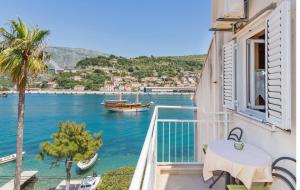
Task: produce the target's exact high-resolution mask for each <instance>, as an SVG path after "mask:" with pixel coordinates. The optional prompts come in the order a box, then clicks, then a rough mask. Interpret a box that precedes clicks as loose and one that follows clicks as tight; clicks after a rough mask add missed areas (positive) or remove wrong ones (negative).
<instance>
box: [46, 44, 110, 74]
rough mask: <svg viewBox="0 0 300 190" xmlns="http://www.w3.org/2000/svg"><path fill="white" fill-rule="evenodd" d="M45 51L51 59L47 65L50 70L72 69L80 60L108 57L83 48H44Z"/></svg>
mask: <svg viewBox="0 0 300 190" xmlns="http://www.w3.org/2000/svg"><path fill="white" fill-rule="evenodd" d="M45 51H46V52H48V53H49V54H50V57H51V58H50V60H49V61H48V63H47V64H48V67H49V68H50V69H59V68H61V69H73V68H74V67H75V66H76V64H77V62H79V61H80V60H83V59H86V58H93V57H97V56H108V54H105V53H102V52H98V51H94V50H89V49H83V48H69V47H46V48H45Z"/></svg>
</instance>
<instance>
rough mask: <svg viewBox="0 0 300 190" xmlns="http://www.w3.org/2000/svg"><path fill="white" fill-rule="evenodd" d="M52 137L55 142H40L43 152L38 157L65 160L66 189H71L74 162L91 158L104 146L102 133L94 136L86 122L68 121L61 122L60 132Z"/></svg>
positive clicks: (58, 160) (55, 160) (57, 161)
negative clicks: (87, 127) (88, 129)
mask: <svg viewBox="0 0 300 190" xmlns="http://www.w3.org/2000/svg"><path fill="white" fill-rule="evenodd" d="M51 137H52V139H53V142H49V141H48V142H44V143H41V144H40V149H41V152H40V154H38V155H37V159H44V158H45V157H46V156H48V157H52V158H53V159H54V162H53V163H54V164H58V163H59V162H60V161H62V160H63V161H64V162H65V167H66V190H69V186H70V179H71V168H72V163H73V162H74V161H75V162H78V161H82V160H89V159H90V158H91V157H92V156H93V155H94V154H95V153H96V152H97V151H98V149H99V148H100V147H101V146H102V144H103V143H102V135H101V133H100V132H99V133H96V134H94V136H92V135H90V134H89V132H88V131H87V130H85V124H83V123H81V124H77V123H74V122H68V121H66V122H60V123H59V130H58V132H57V133H54V134H52V135H51Z"/></svg>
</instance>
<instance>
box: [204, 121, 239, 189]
mask: <svg viewBox="0 0 300 190" xmlns="http://www.w3.org/2000/svg"><path fill="white" fill-rule="evenodd" d="M242 136H243V130H242V129H241V128H240V127H235V128H233V129H231V131H230V132H229V135H228V137H227V140H233V141H240V140H241V139H242ZM207 148H208V144H204V146H203V152H204V154H206V151H207ZM224 173H225V172H224V171H222V172H221V173H220V175H218V177H217V178H216V179H215V180H214V179H213V182H212V183H211V184H210V185H209V188H212V187H213V186H214V185H215V183H216V182H217V181H219V179H220V178H221V177H222V176H223V174H224Z"/></svg>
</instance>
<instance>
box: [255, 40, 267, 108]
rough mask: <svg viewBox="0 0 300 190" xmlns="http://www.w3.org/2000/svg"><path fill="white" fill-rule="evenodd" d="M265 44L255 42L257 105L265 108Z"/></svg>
mask: <svg viewBox="0 0 300 190" xmlns="http://www.w3.org/2000/svg"><path fill="white" fill-rule="evenodd" d="M264 55H265V44H264V43H255V107H256V108H257V109H258V110H259V111H264V110H265V104H266V101H265V100H266V96H265V56H264Z"/></svg>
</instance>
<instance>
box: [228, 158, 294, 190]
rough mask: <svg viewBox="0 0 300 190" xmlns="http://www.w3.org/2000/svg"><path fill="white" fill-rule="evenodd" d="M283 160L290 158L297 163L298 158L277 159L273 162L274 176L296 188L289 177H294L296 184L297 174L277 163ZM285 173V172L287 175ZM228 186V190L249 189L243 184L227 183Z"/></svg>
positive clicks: (266, 189)
mask: <svg viewBox="0 0 300 190" xmlns="http://www.w3.org/2000/svg"><path fill="white" fill-rule="evenodd" d="M282 160H289V161H293V162H295V163H296V159H294V158H290V157H280V158H278V159H276V160H275V161H274V162H273V164H272V176H274V177H277V178H279V179H281V180H283V181H284V182H285V183H286V184H287V185H288V186H289V187H290V189H291V190H295V189H296V187H295V185H294V184H293V183H292V182H291V181H290V180H289V178H290V179H292V180H293V181H294V183H295V184H296V176H295V175H294V174H292V172H290V171H289V170H287V169H286V168H283V167H281V166H278V165H277V163H278V162H280V161H282ZM283 174H285V175H286V176H285V175H283ZM287 176H288V177H287ZM265 185H266V184H265ZM227 188H228V190H247V188H246V187H245V186H243V185H227ZM250 190H270V188H269V187H266V186H262V187H252V188H251V189H250Z"/></svg>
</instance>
